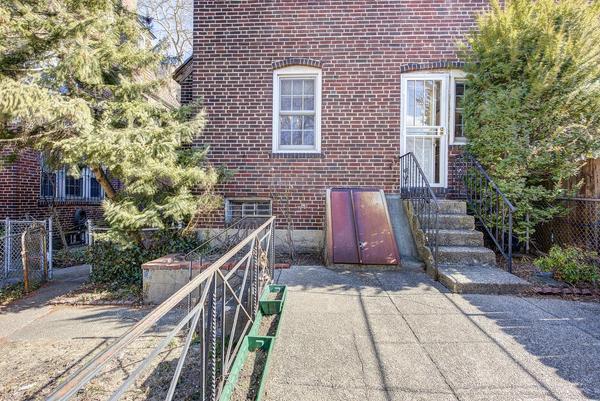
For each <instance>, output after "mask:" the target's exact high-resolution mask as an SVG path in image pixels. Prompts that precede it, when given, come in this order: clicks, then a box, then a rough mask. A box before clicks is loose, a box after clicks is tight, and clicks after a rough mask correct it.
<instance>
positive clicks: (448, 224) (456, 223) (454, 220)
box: [438, 214, 475, 230]
mask: <svg viewBox="0 0 600 401" xmlns="http://www.w3.org/2000/svg"><path fill="white" fill-rule="evenodd" d="M438 226H439V227H440V229H442V230H474V229H475V218H474V217H473V216H469V215H468V214H439V215H438Z"/></svg>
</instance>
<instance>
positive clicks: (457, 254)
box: [438, 249, 496, 265]
mask: <svg viewBox="0 0 600 401" xmlns="http://www.w3.org/2000/svg"><path fill="white" fill-rule="evenodd" d="M488 251H489V252H477V251H452V252H448V251H445V250H439V253H438V263H441V264H462V265H480V264H481V265H493V264H495V263H496V255H495V254H494V252H493V251H491V250H489V249H488Z"/></svg>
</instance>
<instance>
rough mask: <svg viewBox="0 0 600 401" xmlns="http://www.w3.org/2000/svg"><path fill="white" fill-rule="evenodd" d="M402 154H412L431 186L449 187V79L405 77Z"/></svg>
mask: <svg viewBox="0 0 600 401" xmlns="http://www.w3.org/2000/svg"><path fill="white" fill-rule="evenodd" d="M401 124H402V128H401V129H402V133H401V144H400V145H401V153H402V154H404V153H407V152H412V153H413V154H414V155H415V156H416V158H417V160H418V162H419V164H420V165H421V168H422V169H423V172H424V174H425V176H426V177H427V180H428V181H429V184H430V185H431V186H433V187H445V186H446V182H447V158H448V140H447V132H448V75H446V74H409V75H405V76H403V77H402V123H401Z"/></svg>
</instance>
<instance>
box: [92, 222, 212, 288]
mask: <svg viewBox="0 0 600 401" xmlns="http://www.w3.org/2000/svg"><path fill="white" fill-rule="evenodd" d="M148 242H149V243H150V245H147V246H139V245H137V244H130V245H128V246H123V245H120V244H118V243H115V242H111V241H106V240H98V241H96V242H94V244H93V245H92V246H90V247H89V248H88V250H87V254H86V260H87V263H89V264H91V265H92V274H91V280H92V281H93V282H95V283H98V284H107V285H110V286H111V287H113V288H121V287H125V286H131V285H136V286H139V287H141V285H142V268H141V266H142V264H144V263H146V262H149V261H151V260H154V259H157V258H159V257H161V256H164V255H167V254H170V253H185V252H188V251H190V250H192V249H194V248H195V247H197V246H199V245H200V240H199V239H198V238H197V237H196V236H195V235H182V234H181V233H179V232H164V231H161V232H159V233H156V234H154V235H153V236H152V238H151V239H150V241H148Z"/></svg>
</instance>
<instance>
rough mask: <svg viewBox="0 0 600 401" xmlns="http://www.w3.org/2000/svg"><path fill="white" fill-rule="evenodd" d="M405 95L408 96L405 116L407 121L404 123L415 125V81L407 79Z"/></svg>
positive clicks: (410, 125)
mask: <svg viewBox="0 0 600 401" xmlns="http://www.w3.org/2000/svg"><path fill="white" fill-rule="evenodd" d="M406 95H407V97H408V105H407V107H406V108H407V110H406V117H407V120H408V121H407V122H406V125H408V126H409V127H412V126H414V125H415V81H408V85H407V87H406Z"/></svg>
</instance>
